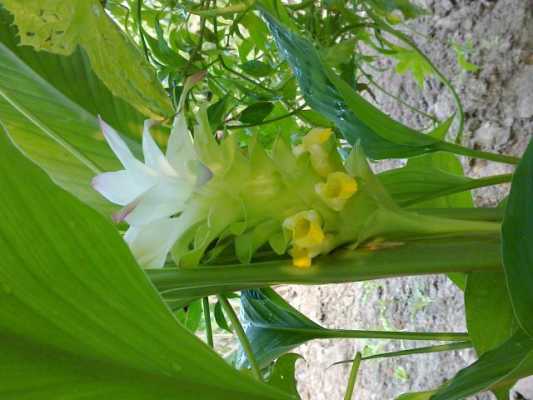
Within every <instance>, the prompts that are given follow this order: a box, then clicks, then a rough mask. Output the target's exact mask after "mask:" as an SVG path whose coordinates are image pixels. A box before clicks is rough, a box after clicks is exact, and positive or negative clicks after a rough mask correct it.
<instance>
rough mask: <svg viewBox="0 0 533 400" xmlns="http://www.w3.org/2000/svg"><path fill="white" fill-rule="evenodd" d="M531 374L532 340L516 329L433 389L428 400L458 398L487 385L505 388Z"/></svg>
mask: <svg viewBox="0 0 533 400" xmlns="http://www.w3.org/2000/svg"><path fill="white" fill-rule="evenodd" d="M532 374H533V339H532V338H530V337H528V336H527V335H526V334H525V333H524V332H522V331H519V332H517V333H516V334H515V335H514V336H513V337H512V338H511V339H509V340H507V341H506V342H505V343H504V344H503V345H501V346H500V347H498V348H496V349H493V350H490V351H488V352H486V353H485V354H483V355H482V356H481V357H480V358H479V360H478V361H476V362H475V363H474V364H472V365H470V366H468V367H466V368H464V369H462V370H461V371H460V372H459V373H458V374H457V375H456V376H455V377H454V378H453V379H452V380H451V381H449V382H448V383H447V384H446V385H445V386H444V387H442V388H441V389H440V390H438V391H437V393H436V394H435V395H433V396H432V397H431V400H459V399H463V398H465V397H467V396H470V395H473V394H475V393H477V392H480V391H482V390H487V389H489V388H494V389H498V388H501V387H507V386H508V385H509V384H510V383H512V382H514V381H515V380H517V379H519V378H522V377H525V376H528V375H532Z"/></svg>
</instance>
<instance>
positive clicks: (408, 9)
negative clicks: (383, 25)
mask: <svg viewBox="0 0 533 400" xmlns="http://www.w3.org/2000/svg"><path fill="white" fill-rule="evenodd" d="M365 1H366V2H367V3H369V4H370V5H372V7H373V8H374V9H375V10H376V11H378V12H380V13H383V14H386V15H390V14H391V13H393V12H394V11H396V10H398V11H400V12H401V13H402V14H403V16H404V18H405V19H412V18H416V17H418V16H421V15H424V14H427V11H426V10H424V9H423V8H422V7H420V6H417V5H415V4H413V2H411V1H410V0H365ZM391 22H399V21H391Z"/></svg>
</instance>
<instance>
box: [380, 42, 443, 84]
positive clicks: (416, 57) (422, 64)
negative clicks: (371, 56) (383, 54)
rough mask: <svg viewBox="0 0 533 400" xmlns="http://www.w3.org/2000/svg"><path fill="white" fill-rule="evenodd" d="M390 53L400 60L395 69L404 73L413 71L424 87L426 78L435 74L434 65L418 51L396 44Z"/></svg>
mask: <svg viewBox="0 0 533 400" xmlns="http://www.w3.org/2000/svg"><path fill="white" fill-rule="evenodd" d="M390 55H391V56H392V57H393V58H395V59H396V61H398V63H397V64H396V67H395V70H396V72H397V73H399V74H401V75H403V74H405V73H407V72H411V74H412V75H413V78H414V80H415V81H416V83H417V84H418V86H420V87H421V88H424V79H425V78H426V77H428V76H431V75H433V67H432V66H431V64H429V63H428V62H427V60H426V59H425V58H424V57H422V56H421V55H420V54H419V53H418V52H417V51H415V50H410V49H406V48H403V47H400V46H394V47H393V51H392V53H390Z"/></svg>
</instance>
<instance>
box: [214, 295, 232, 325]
mask: <svg viewBox="0 0 533 400" xmlns="http://www.w3.org/2000/svg"><path fill="white" fill-rule="evenodd" d="M215 321H216V323H217V325H218V326H219V327H220V328H221V329H224V330H225V331H228V332H230V333H231V332H233V331H232V329H231V328H230V326H229V324H228V321H227V320H226V316H225V315H224V311H222V305H221V304H220V302H219V301H217V303H216V304H215Z"/></svg>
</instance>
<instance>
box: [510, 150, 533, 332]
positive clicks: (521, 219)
mask: <svg viewBox="0 0 533 400" xmlns="http://www.w3.org/2000/svg"><path fill="white" fill-rule="evenodd" d="M502 237H503V239H502V240H503V246H502V248H503V264H504V267H505V275H506V278H507V286H508V287H509V293H510V295H511V301H512V303H513V308H514V311H515V314H516V317H517V319H518V323H519V324H520V326H521V327H522V328H523V329H524V330H525V331H526V332H527V333H528V334H529V335H530V336H533V318H531V316H532V310H533V242H532V240H533V140H531V141H530V142H529V145H528V147H527V150H526V152H525V153H524V156H523V158H522V160H521V161H520V163H519V164H518V167H517V168H516V170H515V173H514V176H513V181H512V185H511V193H510V195H509V200H508V202H507V207H506V209H505V217H504V220H503V225H502Z"/></svg>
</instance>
